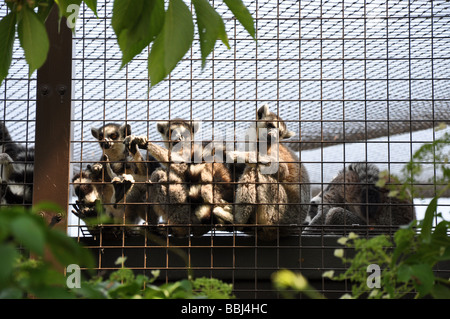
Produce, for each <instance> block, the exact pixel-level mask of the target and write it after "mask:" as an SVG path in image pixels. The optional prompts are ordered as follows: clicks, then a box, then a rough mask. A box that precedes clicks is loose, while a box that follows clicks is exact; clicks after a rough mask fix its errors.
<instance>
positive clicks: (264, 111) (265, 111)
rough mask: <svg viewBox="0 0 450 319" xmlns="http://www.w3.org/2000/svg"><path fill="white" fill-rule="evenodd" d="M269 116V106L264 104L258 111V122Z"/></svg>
mask: <svg viewBox="0 0 450 319" xmlns="http://www.w3.org/2000/svg"><path fill="white" fill-rule="evenodd" d="M267 115H269V105H268V104H264V105H263V106H261V107H260V108H259V110H258V120H260V119H262V118H263V117H266V116H267Z"/></svg>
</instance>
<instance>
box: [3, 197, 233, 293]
mask: <svg viewBox="0 0 450 319" xmlns="http://www.w3.org/2000/svg"><path fill="white" fill-rule="evenodd" d="M39 211H53V212H57V213H60V214H62V210H61V209H60V208H59V207H56V206H55V205H52V204H47V203H46V204H40V205H36V206H35V207H33V208H32V209H31V210H28V209H25V208H23V207H5V208H2V209H1V211H0V256H1V258H0V299H5V298H7V299H18V298H29V297H35V298H40V299H47V298H51V299H60V298H70V299H73V298H89V299H118V298H145V299H169V298H182V299H193V298H211V299H230V298H233V297H234V296H233V294H232V290H233V287H232V285H231V284H227V283H224V282H222V281H220V280H217V279H214V278H205V277H202V278H196V279H192V280H189V279H186V280H180V281H176V282H173V283H165V284H162V285H156V284H155V281H156V280H157V279H158V275H159V272H157V271H154V272H152V275H153V277H152V278H149V277H147V276H144V275H135V274H134V272H133V271H132V270H131V269H129V268H126V267H125V266H124V263H125V260H126V258H119V259H118V261H117V263H118V264H121V268H120V269H119V270H117V271H115V272H113V273H111V275H110V276H109V278H107V279H103V278H101V277H98V278H94V279H90V280H83V279H82V278H80V279H81V280H80V287H79V288H77V287H74V288H69V287H68V284H67V281H68V280H69V276H67V277H66V276H65V274H64V272H63V271H62V270H63V269H64V268H66V267H67V266H68V265H71V264H75V265H77V266H79V267H83V268H87V269H88V272H89V269H90V268H94V266H95V263H94V260H93V256H92V254H91V252H90V251H89V250H88V249H86V248H84V247H83V246H81V245H80V244H79V243H77V242H76V241H75V240H74V239H73V238H70V237H69V236H67V235H66V234H65V233H64V232H62V231H60V230H58V229H54V228H51V227H49V225H47V224H46V222H45V221H44V219H43V218H42V217H40V216H39V214H38V212H39ZM30 255H31V258H30ZM90 275H91V276H92V275H93V273H92V271H91V272H90Z"/></svg>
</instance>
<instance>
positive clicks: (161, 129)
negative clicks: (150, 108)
mask: <svg viewBox="0 0 450 319" xmlns="http://www.w3.org/2000/svg"><path fill="white" fill-rule="evenodd" d="M168 125H169V122H158V123H156V129H157V130H158V132H159V133H160V134H164V132H165V131H166V127H167V126H168Z"/></svg>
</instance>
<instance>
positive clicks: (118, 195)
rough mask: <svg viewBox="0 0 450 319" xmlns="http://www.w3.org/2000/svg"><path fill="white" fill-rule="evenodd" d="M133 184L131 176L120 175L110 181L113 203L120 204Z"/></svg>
mask: <svg viewBox="0 0 450 319" xmlns="http://www.w3.org/2000/svg"><path fill="white" fill-rule="evenodd" d="M134 182H135V180H134V178H133V176H132V175H129V174H122V175H120V176H116V177H114V178H113V179H112V180H111V183H112V184H113V186H114V202H115V203H118V202H120V201H121V200H122V199H123V198H124V197H125V196H126V195H127V193H128V191H129V190H130V189H131V187H132V186H133V183H134Z"/></svg>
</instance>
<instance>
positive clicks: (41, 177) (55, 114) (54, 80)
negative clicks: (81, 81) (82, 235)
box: [33, 5, 72, 230]
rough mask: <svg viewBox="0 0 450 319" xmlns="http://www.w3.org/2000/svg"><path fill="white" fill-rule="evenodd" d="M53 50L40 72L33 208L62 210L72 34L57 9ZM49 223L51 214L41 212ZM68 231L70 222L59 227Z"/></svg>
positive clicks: (50, 29) (51, 21) (51, 28)
mask: <svg viewBox="0 0 450 319" xmlns="http://www.w3.org/2000/svg"><path fill="white" fill-rule="evenodd" d="M46 28H47V33H48V36H49V40H50V50H49V53H48V57H47V61H46V63H45V64H44V65H43V66H42V67H41V68H40V69H39V70H38V72H37V97H36V137H35V140H36V144H35V163H34V188H33V204H36V203H38V202H40V201H51V202H53V203H55V204H58V205H60V206H61V207H62V208H63V209H65V208H66V207H68V202H69V177H70V174H69V171H70V137H71V128H70V126H71V123H70V120H71V94H72V90H71V81H72V31H71V30H70V29H69V28H68V27H67V25H66V22H65V19H63V20H62V21H61V24H60V25H59V15H58V7H57V6H56V5H54V7H53V9H52V11H51V13H50V15H49V17H48V18H47V21H46ZM42 214H43V216H44V217H45V219H46V220H47V221H49V222H50V220H51V219H52V217H53V216H52V213H51V212H42ZM57 227H59V228H61V229H64V230H65V229H67V218H63V219H62V220H61V222H59V223H58V224H57Z"/></svg>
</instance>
